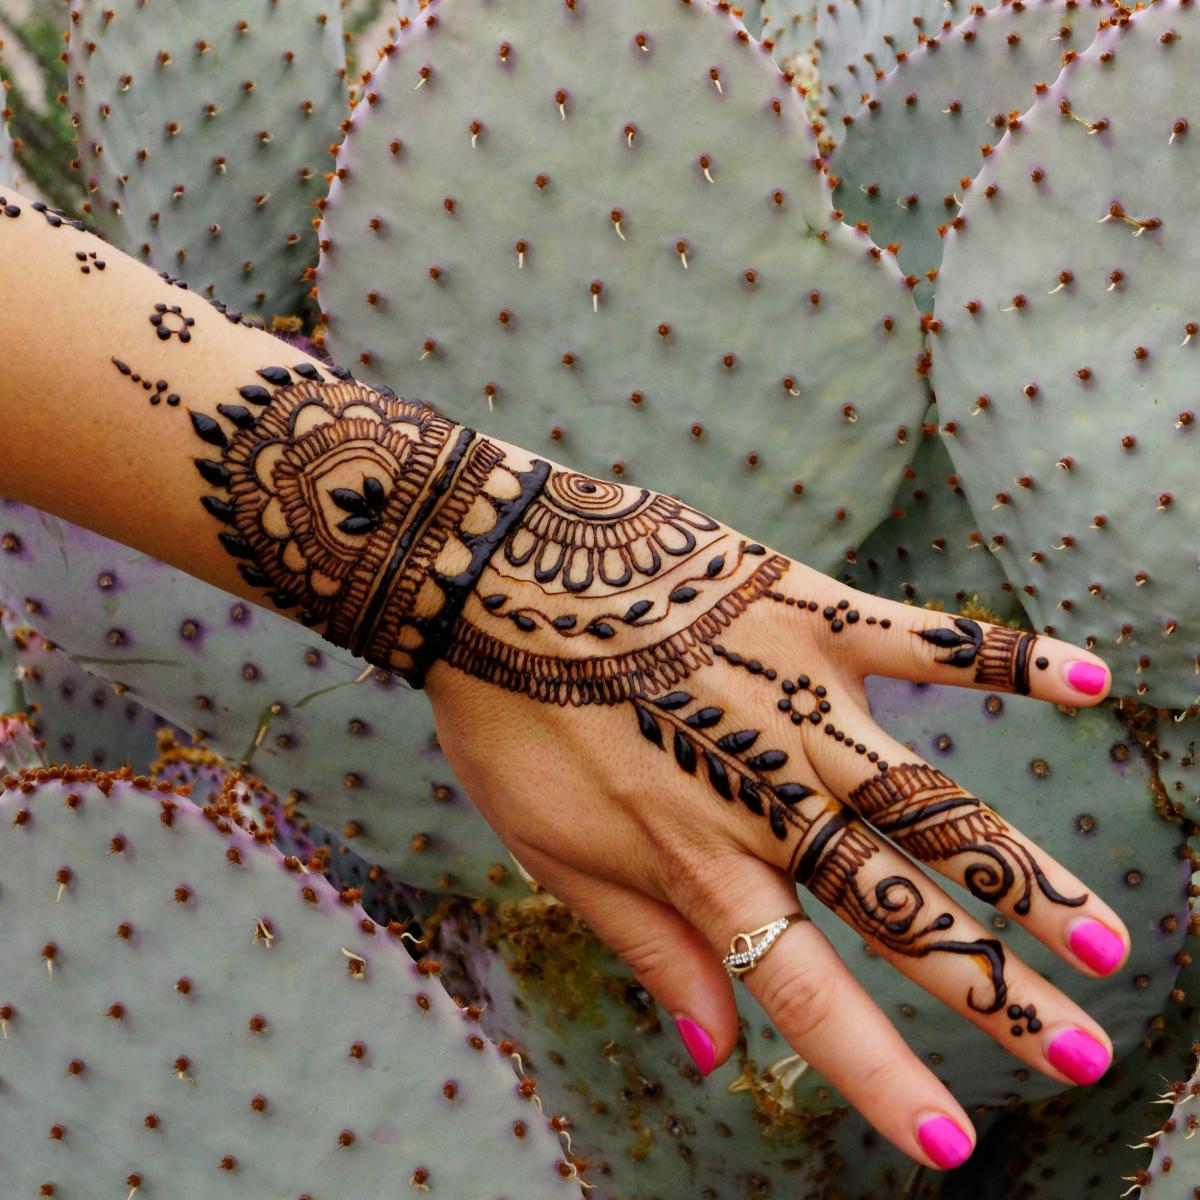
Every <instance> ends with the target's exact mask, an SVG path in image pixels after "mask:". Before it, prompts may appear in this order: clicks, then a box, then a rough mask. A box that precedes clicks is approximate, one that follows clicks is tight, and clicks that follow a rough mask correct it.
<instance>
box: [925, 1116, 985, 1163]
mask: <svg viewBox="0 0 1200 1200" xmlns="http://www.w3.org/2000/svg"><path fill="white" fill-rule="evenodd" d="M917 1141H918V1142H920V1143H921V1149H922V1150H924V1151H925V1153H926V1154H928V1155H929V1157H930V1158H932V1159H933V1161H934V1162H935V1163H937V1165H938V1166H939V1167H941V1168H942V1170H943V1171H949V1170H950V1168H951V1167H957V1166H958V1165H959V1164H960V1163H965V1162H966V1161H967V1159H968V1158H970V1157H971V1150H972V1149H973V1147H972V1145H971V1139H970V1138H969V1137H967V1135H966V1134H965V1133H963V1131H962V1130H961V1129H959V1127H958V1126H957V1125H956V1124H955V1123H954V1122H953V1121H952V1120H950V1118H949V1117H930V1118H929V1120H927V1121H922V1122H921V1124H920V1125H918V1126H917Z"/></svg>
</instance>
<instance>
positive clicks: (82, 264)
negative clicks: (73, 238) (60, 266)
mask: <svg viewBox="0 0 1200 1200" xmlns="http://www.w3.org/2000/svg"><path fill="white" fill-rule="evenodd" d="M75 258H76V259H77V260H78V262H79V273H80V274H81V275H90V274H91V273H92V268H93V267H95V269H96V270H97V271H103V270H104V268H105V267H106V266H107V265H108V264H107V263H106V262H105V261H104V260H103V259H102V258H97V257H96V252H95V250H76V251H75Z"/></svg>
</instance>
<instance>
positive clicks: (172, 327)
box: [150, 304, 196, 342]
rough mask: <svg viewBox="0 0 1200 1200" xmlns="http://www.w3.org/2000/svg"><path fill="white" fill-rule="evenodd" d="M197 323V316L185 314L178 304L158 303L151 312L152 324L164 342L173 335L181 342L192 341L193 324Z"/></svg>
mask: <svg viewBox="0 0 1200 1200" xmlns="http://www.w3.org/2000/svg"><path fill="white" fill-rule="evenodd" d="M195 323H196V318H195V317H188V316H185V315H184V313H183V310H182V309H181V308H180V307H179V305H178V304H171V305H167V304H156V305H155V306H154V311H153V312H152V313H151V314H150V324H151V325H153V326H154V332H155V333H157V334H158V336H159V337H160V338H161V339H162V340H163V341H164V342H165V341H167V340H168V339H169V338H171V337H177V338H178V339H179V340H180V341H181V342H190V341H191V340H192V326H193V325H195Z"/></svg>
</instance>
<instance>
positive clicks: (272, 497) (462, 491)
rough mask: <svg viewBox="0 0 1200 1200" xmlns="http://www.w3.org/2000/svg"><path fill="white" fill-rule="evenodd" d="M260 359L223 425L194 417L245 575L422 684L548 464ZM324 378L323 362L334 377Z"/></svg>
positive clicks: (346, 385) (311, 621)
mask: <svg viewBox="0 0 1200 1200" xmlns="http://www.w3.org/2000/svg"><path fill="white" fill-rule="evenodd" d="M294 371H295V374H296V375H298V376H299V380H296V379H293V377H292V373H291V372H289V371H288V370H287V369H285V368H283V367H277V366H268V367H263V368H262V369H261V370H260V371H259V372H258V374H259V376H260V377H261V378H262V379H263V380H265V381H266V382H267V383H268V384H270V385H271V386H272V388H273V389H274V391H268V390H267V389H266V388H264V387H262V386H261V385H259V384H248V385H246V386H244V387H242V388H240V389H239V394H240V396H241V398H242V399H243V400H245V401H246V402H247V403H248V404H252V405H254V406H255V407H256V408H257V409H258V410H259V411H257V412H255V411H252V410H251V409H249V408H247V407H245V406H242V405H219V406H218V408H217V411H218V413H219V414H220V415H221V416H222V417H224V418H225V419H226V420H227V421H228V422H229V425H230V426H231V428H228V429H227V428H226V427H225V426H223V425H222V424H221V423H220V422H219V421H218V420H217V419H215V418H213V417H211V416H209V415H208V414H204V413H196V412H192V413H191V414H190V416H191V420H192V426H193V429H194V431H195V433H196V435H197V436H198V437H199V438H201V439H202V440H204V441H206V442H208V443H209V444H210V445H212V446H215V447H216V448H217V449H219V450H220V457H219V458H198V459H196V468H197V470H198V471H199V472H200V475H201V477H202V478H203V479H204V480H205V481H206V482H208V483H210V484H211V485H212V486H214V487H217V488H220V489H222V490H223V491H224V492H225V493H226V495H225V496H223V497H205V508H206V509H207V511H208V512H209V513H211V514H212V515H213V516H215V517H217V519H218V520H220V521H222V522H223V523H225V524H227V525H229V526H230V528H229V529H227V530H222V531H221V532H220V533H219V534H218V537H219V538H220V540H221V543H222V545H223V546H224V547H225V549H226V550H227V551H228V552H229V553H230V554H231V555H233V556H234V557H235V558H237V559H239V560H241V561H239V563H238V567H239V570H240V571H241V573H242V576H243V578H245V579H246V581H247V582H248V583H250V584H251V585H252V586H255V587H262V588H266V589H269V590H268V593H267V594H268V598H269V599H270V600H271V601H272V603H274V604H275V605H276V606H277V607H279V608H284V609H287V608H297V609H299V612H298V614H297V615H298V618H299V620H300V621H301V622H302V623H304V624H308V625H315V624H317V623H318V622H324V623H325V631H324V636H325V637H326V638H327V639H328V640H329V641H332V642H333V643H334V644H335V645H339V646H346V647H348V648H349V649H350V650H351V651H352V652H353V653H355V654H359V655H362V656H363V657H365V658H367V659H368V660H369V661H371V662H373V663H376V664H378V665H382V666H386V667H389V668H391V669H392V670H395V671H398V672H399V673H400V674H402V675H405V676H406V677H407V678H408V679H409V680H410V681H411V682H412V683H414V684H415V685H418V686H419V684H420V683H421V681H422V680H423V678H424V675H425V672H426V671H427V670H428V668H429V666H430V665H431V663H432V662H433V661H434V660H435V659H436V658H438V657H440V656H441V654H442V651H443V649H444V647H445V644H446V642H447V641H448V640H449V638H450V636H451V633H452V630H453V628H454V626H455V622H456V621H457V619H458V614H459V612H460V611H461V609H462V607H463V605H464V604H465V603H466V601H467V599H468V597H469V595H470V594H471V592H472V590H473V588H474V586H475V583H476V581H477V579H478V578H479V575H480V574H481V572H482V571H483V569H484V567H485V566H486V564H487V562H488V560H489V559H490V558H491V557H492V555H493V553H494V551H495V550H496V549H497V547H498V546H499V544H500V543H501V542H502V541H503V539H504V538H505V537H507V535H508V533H509V531H510V530H511V528H512V527H513V525H514V524H515V523H516V521H517V520H518V518H519V517H520V516H521V515H522V514H523V512H524V511H525V509H526V508H528V506H529V505H530V503H531V502H532V501H533V500H534V498H535V497H536V496H537V494H538V493H539V492H540V491H541V489H542V487H543V486H544V483H545V479H546V476H547V475H548V474H549V469H550V468H549V464H548V463H546V462H544V461H542V460H540V459H532V460H530V461H529V462H528V463H526V464H517V465H514V464H513V463H512V462H511V461H505V455H504V453H503V452H502V451H501V450H500V448H499V447H497V446H496V445H495V444H494V443H492V442H490V441H488V440H486V439H485V438H481V437H479V436H478V435H477V434H476V433H475V432H474V431H473V430H470V429H466V428H464V427H462V426H457V425H455V424H454V423H453V422H451V421H450V420H448V419H447V418H445V417H442V416H440V415H439V414H438V413H436V412H435V411H434V410H433V409H431V408H430V407H429V406H428V405H424V404H420V403H415V402H412V401H408V400H401V399H399V398H398V397H396V395H395V394H394V393H393V392H391V391H390V390H389V389H371V388H366V387H364V386H362V385H361V384H357V383H354V382H352V381H349V380H347V379H341V378H336V377H335V379H334V380H333V381H329V380H326V379H324V378H323V377H322V374H321V372H320V371H319V370H318V369H317V368H316V367H314V366H313V365H312V364H309V363H302V364H300V365H298V366H297V367H295V368H294ZM330 373H331V374H334V373H333V372H330Z"/></svg>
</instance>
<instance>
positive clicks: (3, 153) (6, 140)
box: [0, 91, 15, 185]
mask: <svg viewBox="0 0 1200 1200" xmlns="http://www.w3.org/2000/svg"><path fill="white" fill-rule="evenodd" d="M2 94H3V92H2V91H0V95H2ZM14 182H15V177H14V175H13V145H12V138H11V137H9V134H8V121H7V120H6V119H5V117H4V116H3V114H0V185H3V184H6V183H7V184H12V183H14Z"/></svg>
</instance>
